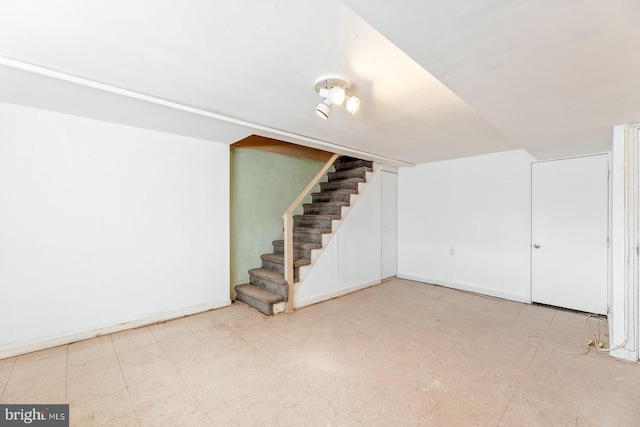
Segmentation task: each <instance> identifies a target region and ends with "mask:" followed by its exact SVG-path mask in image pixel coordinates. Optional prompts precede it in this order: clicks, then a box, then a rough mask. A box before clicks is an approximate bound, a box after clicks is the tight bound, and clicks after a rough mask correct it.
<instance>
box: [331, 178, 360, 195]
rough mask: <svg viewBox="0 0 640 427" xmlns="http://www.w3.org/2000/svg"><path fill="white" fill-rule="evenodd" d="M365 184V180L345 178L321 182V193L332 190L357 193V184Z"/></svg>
mask: <svg viewBox="0 0 640 427" xmlns="http://www.w3.org/2000/svg"><path fill="white" fill-rule="evenodd" d="M361 182H366V179H365V178H347V179H341V180H339V181H329V182H321V183H320V190H321V191H333V190H355V191H356V193H357V192H358V184H359V183H361Z"/></svg>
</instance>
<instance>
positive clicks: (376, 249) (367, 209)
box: [294, 169, 381, 307]
mask: <svg viewBox="0 0 640 427" xmlns="http://www.w3.org/2000/svg"><path fill="white" fill-rule="evenodd" d="M380 179H381V178H380V171H379V170H378V169H376V172H375V173H374V174H373V176H370V178H369V182H368V183H367V185H366V186H365V187H364V191H362V193H361V194H360V195H358V199H357V201H356V202H355V203H354V204H353V206H352V207H351V209H350V211H349V213H348V214H347V215H346V217H345V218H344V219H343V220H342V224H341V225H340V227H339V228H338V231H337V232H336V234H335V235H334V237H333V239H332V240H331V241H330V242H329V244H328V245H327V246H326V247H325V249H324V251H323V252H322V254H321V255H320V257H319V258H318V259H317V260H316V262H315V263H314V264H313V265H312V266H310V267H307V270H306V271H304V270H301V277H302V278H303V280H302V281H301V283H299V285H298V291H297V292H296V295H295V299H294V305H295V307H303V306H305V305H309V304H313V303H315V302H318V301H323V300H326V299H329V298H333V297H335V296H338V295H342V294H345V293H348V292H352V291H355V290H357V289H361V288H364V287H367V286H370V285H374V284H377V283H380V188H381V187H380ZM303 268H305V267H303Z"/></svg>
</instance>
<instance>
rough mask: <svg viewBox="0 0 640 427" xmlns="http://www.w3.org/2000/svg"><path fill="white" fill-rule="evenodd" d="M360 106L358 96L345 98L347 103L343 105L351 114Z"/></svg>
mask: <svg viewBox="0 0 640 427" xmlns="http://www.w3.org/2000/svg"><path fill="white" fill-rule="evenodd" d="M358 108H360V98H358V97H357V96H352V97H350V98H349V99H348V100H347V105H345V106H344V109H345V110H347V111H348V112H349V113H351V114H355V112H356V111H358Z"/></svg>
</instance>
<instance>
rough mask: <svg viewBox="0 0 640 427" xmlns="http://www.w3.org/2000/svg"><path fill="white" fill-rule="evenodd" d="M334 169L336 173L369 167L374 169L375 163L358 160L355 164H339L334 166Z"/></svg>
mask: <svg viewBox="0 0 640 427" xmlns="http://www.w3.org/2000/svg"><path fill="white" fill-rule="evenodd" d="M333 167H334V168H335V170H336V172H340V171H343V170H347V169H355V168H361V167H367V168H372V169H373V162H369V161H367V160H357V161H355V162H345V163H340V162H337V163H334V164H333Z"/></svg>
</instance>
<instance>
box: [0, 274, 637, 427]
mask: <svg viewBox="0 0 640 427" xmlns="http://www.w3.org/2000/svg"><path fill="white" fill-rule="evenodd" d="M584 319H585V316H584V315H582V314H578V313H573V312H568V311H563V310H555V309H552V308H547V307H539V306H530V305H526V304H519V303H514V302H508V301H503V300H499V299H494V298H489V297H483V296H478V295H473V294H469V293H465V292H459V291H455V290H451V289H446V288H441V287H437V286H431V285H425V284H422V283H417V282H411V281H406V280H399V279H393V280H390V281H387V282H385V283H383V284H381V285H379V286H375V287H373V288H369V289H366V290H363V291H360V292H357V293H354V294H351V295H348V296H346V297H342V298H339V299H335V300H332V301H328V302H325V303H321V304H317V305H315V306H312V307H308V308H305V309H302V310H299V311H297V312H295V313H293V314H289V315H278V316H276V317H272V318H266V317H264V316H262V315H261V314H259V313H258V312H256V311H253V310H251V309H249V308H248V307H246V306H244V305H240V304H238V305H233V306H231V307H228V308H224V309H220V310H214V311H211V312H207V313H203V314H199V315H195V316H190V317H186V318H183V319H179V320H175V321H171V322H167V323H163V324H158V325H154V326H150V327H145V328H139V329H135V330H129V331H124V332H120V333H116V334H112V335H108V336H103V337H98V338H94V339H91V340H86V341H82V342H78V343H74V344H70V345H67V346H61V347H56V348H52V349H48V350H44V351H40V352H36V353H31V354H27V355H23V356H19V357H13V358H9V359H4V360H0V402H1V403H69V404H70V410H71V424H72V425H77V426H89V425H96V426H97V425H105V426H138V425H143V426H146V425H158V426H172V425H184V426H207V425H225V426H229V425H241V426H245V425H247V426H250V425H260V426H265V425H274V426H278V425H283V426H290V425H293V426H343V425H344V426H351V425H366V426H376V425H379V426H391V425H393V426H418V425H420V426H458V425H464V426H469V425H488V426H535V425H541V426H546V425H560V426H564V425H567V426H576V425H578V426H612V425H615V426H626V425H628V426H637V425H639V424H640V365H634V364H629V363H626V362H621V361H617V360H614V359H612V358H610V357H609V356H607V355H606V354H602V353H596V352H593V351H591V352H589V353H588V354H580V353H584V343H585V342H586V341H587V340H588V338H589V335H588V333H587V332H586V328H585V327H584ZM591 324H592V325H595V322H593V321H592V323H591ZM603 326H604V325H603ZM601 329H606V328H601Z"/></svg>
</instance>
